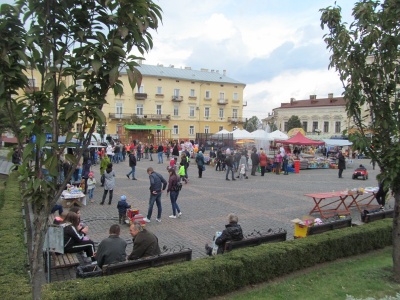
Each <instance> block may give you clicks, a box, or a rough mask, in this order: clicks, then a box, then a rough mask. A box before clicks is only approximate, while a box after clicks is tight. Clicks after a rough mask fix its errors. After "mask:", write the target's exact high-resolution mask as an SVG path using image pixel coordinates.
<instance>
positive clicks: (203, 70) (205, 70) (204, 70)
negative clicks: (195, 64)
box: [200, 68, 208, 72]
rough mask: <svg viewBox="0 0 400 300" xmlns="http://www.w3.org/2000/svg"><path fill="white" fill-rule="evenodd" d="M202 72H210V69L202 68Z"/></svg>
mask: <svg viewBox="0 0 400 300" xmlns="http://www.w3.org/2000/svg"><path fill="white" fill-rule="evenodd" d="M200 71H201V72H208V69H203V68H202V69H200Z"/></svg>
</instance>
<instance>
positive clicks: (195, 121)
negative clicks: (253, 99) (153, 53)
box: [103, 64, 246, 142]
mask: <svg viewBox="0 0 400 300" xmlns="http://www.w3.org/2000/svg"><path fill="white" fill-rule="evenodd" d="M138 70H139V71H140V72H141V74H142V76H143V79H142V83H141V86H140V87H139V88H135V90H134V91H132V90H131V89H130V87H129V84H128V78H127V75H126V73H122V74H121V78H120V79H121V80H122V82H123V84H124V94H123V95H121V96H115V95H114V93H113V92H112V91H110V92H109V94H108V96H107V102H108V104H106V105H104V107H103V112H104V113H105V115H106V118H107V126H106V129H105V133H106V134H110V135H112V136H114V135H117V136H118V137H119V138H120V139H121V140H123V141H125V142H128V141H130V140H131V139H132V138H135V135H134V134H133V133H132V132H129V128H132V126H126V125H130V124H134V123H135V120H138V119H139V122H144V123H145V124H146V125H149V126H156V125H162V126H164V128H167V129H171V130H170V131H169V133H167V134H166V138H168V139H174V140H178V139H179V140H182V139H185V140H195V138H196V133H215V132H218V131H220V130H222V129H227V130H230V131H231V130H232V129H233V128H234V127H242V126H243V123H244V121H245V118H243V105H244V104H243V103H244V102H243V90H244V88H245V86H246V85H245V84H244V83H241V82H239V81H236V80H234V79H232V78H229V77H228V76H226V72H225V70H224V71H222V72H220V71H218V70H207V69H201V70H200V71H197V70H192V69H191V68H189V67H186V68H175V67H174V66H169V67H164V66H163V65H157V66H153V65H144V64H141V65H140V67H138Z"/></svg>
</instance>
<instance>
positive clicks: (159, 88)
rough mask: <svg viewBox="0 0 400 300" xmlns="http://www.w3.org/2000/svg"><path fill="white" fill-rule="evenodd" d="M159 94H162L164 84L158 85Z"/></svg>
mask: <svg viewBox="0 0 400 300" xmlns="http://www.w3.org/2000/svg"><path fill="white" fill-rule="evenodd" d="M157 94H159V95H162V86H158V87H157Z"/></svg>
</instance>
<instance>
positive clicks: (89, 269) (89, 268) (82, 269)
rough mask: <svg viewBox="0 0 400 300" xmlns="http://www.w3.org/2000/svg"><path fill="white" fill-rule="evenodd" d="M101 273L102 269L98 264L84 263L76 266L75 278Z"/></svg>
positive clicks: (96, 275)
mask: <svg viewBox="0 0 400 300" xmlns="http://www.w3.org/2000/svg"><path fill="white" fill-rule="evenodd" d="M102 275H103V271H102V270H101V268H100V267H99V266H98V265H85V266H78V267H77V268H76V277H77V278H91V277H100V276H102Z"/></svg>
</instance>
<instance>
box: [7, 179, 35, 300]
mask: <svg viewBox="0 0 400 300" xmlns="http://www.w3.org/2000/svg"><path fill="white" fill-rule="evenodd" d="M17 176H18V174H17V173H16V172H13V173H11V174H10V176H9V179H8V181H7V186H6V187H5V189H4V190H2V191H1V192H0V198H2V199H0V203H3V205H0V265H1V268H0V293H1V295H2V296H1V298H2V299H32V295H31V286H30V282H29V276H28V266H27V255H26V245H25V244H24V225H23V222H22V216H21V204H22V201H21V193H20V186H19V182H18V180H17Z"/></svg>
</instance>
